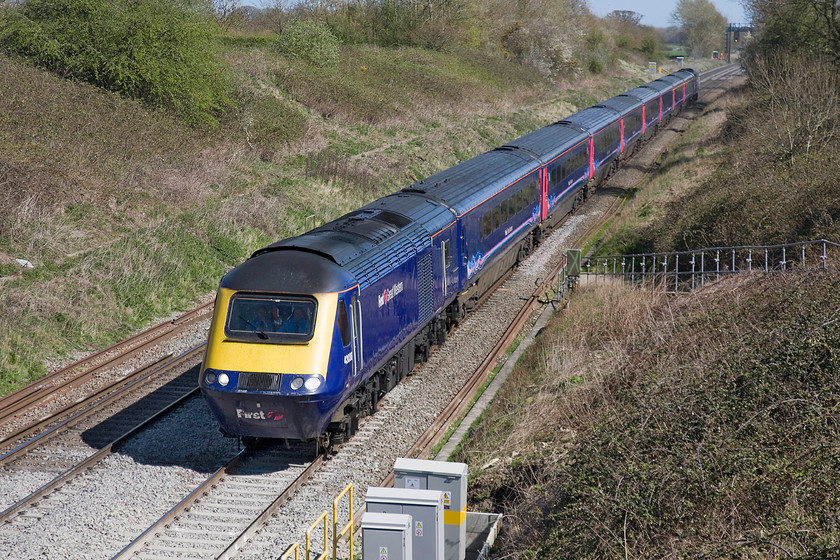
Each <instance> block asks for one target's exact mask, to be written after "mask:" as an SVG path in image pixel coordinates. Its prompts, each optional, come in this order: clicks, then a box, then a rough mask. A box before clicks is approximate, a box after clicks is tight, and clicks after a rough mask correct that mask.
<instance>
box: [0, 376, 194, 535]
mask: <svg viewBox="0 0 840 560" xmlns="http://www.w3.org/2000/svg"><path fill="white" fill-rule="evenodd" d="M198 391H199V389H198V387H196V388H195V389H193V390H192V391H190V392H189V393H187V394H185V395H183V396H181V397H180V398H179V399H177V400H176V401H174V402H172V403H171V404H169V405H168V406H167V407H166V408H163V409H161V410H159V411H158V412H156V413H155V414H153V415H152V416H149V417H148V418H146V419H145V420H144V421H143V422H141V423H140V424H138V425H137V426H135V427H134V428H132V429H130V430H129V431H127V432H126V433H124V434H123V435H121V436H120V437H118V438H117V439H115V440H114V441H112V442H111V443H109V444H108V445H106V446H105V447H103V448H102V449H100V450H99V451H97V452H96V453H94V454H93V455H91V456H89V457H87V458H86V459H84V460H83V461H81V462H80V463H78V464H77V465H75V466H73V467H72V468H70V469H68V470H66V471H64V472H63V473H61V474H60V475H58V476H57V477H56V478H54V479H53V480H51V481H50V482H48V483H46V484H44V485H43V486H41V487H40V488H38V489H37V490H36V491H35V492H33V493H32V494H30V495H29V496H27V497H25V498H23V499H22V500H19V501H18V502H16V503H15V504H14V505H12V506H10V507H8V508H6V509H5V510H3V511H2V512H0V523H4V522H8V521H11V519H12V518H13V517H14V516H15V515H17V514H18V513H20V512H21V511H23V510H25V509H27V508H29V507H31V506H33V505H35V504H36V503H37V502H38V501H40V500H41V498H43V497H44V496H46V495H48V494H50V493H51V492H53V491H54V490H55V489H56V488H58V487H59V486H61V485H62V484H64V483H66V482H68V481H69V480H72V479H74V478H75V477H77V476H79V475H80V474H81V473H83V472H84V471H86V470H88V469H90V468H91V467H93V466H94V465H95V464H96V463H98V462H100V461H102V460H103V459H104V458H105V457H107V456H108V455H110V454H112V453H113V452H114V451H116V450H117V449H119V447H121V446H122V445H123V444H124V443H125V442H126V441H128V440H129V439H130V438H131V437H133V436H135V435H137V434H138V433H140V432H141V431H142V430H144V429H146V428H147V427H149V426H150V425H151V424H153V423H155V422H157V421H158V420H159V419H161V418H162V417H163V416H165V415H166V414H168V413H169V412H171V411H172V410H174V409H176V408H177V407H179V406H181V405H182V404H183V403H184V402H186V401H187V400H189V399H191V398H193V397H195V396H196V395H197V394H198Z"/></svg>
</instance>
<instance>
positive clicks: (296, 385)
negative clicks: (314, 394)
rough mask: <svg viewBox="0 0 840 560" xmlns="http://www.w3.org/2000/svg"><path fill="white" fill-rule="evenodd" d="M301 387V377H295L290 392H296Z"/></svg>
mask: <svg viewBox="0 0 840 560" xmlns="http://www.w3.org/2000/svg"><path fill="white" fill-rule="evenodd" d="M301 387H303V377H295V378H294V379H292V391H297V390H298V389H300V388H301Z"/></svg>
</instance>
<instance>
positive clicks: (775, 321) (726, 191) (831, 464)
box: [460, 64, 840, 559]
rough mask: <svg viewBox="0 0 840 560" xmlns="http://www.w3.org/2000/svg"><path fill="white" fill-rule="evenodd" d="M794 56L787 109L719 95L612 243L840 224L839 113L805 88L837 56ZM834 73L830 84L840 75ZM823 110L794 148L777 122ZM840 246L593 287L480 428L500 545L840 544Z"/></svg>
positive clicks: (481, 459)
mask: <svg viewBox="0 0 840 560" xmlns="http://www.w3.org/2000/svg"><path fill="white" fill-rule="evenodd" d="M776 67H777V69H778V73H777V74H776V75H774V76H773V77H772V79H773V80H774V82H775V83H774V85H775V86H776V87H779V88H781V89H782V90H783V91H784V92H785V94H787V95H788V96H789V97H788V102H787V103H785V104H784V107H777V110H784V111H788V113H787V114H788V117H789V118H788V120H784V119H782V120H780V121H776V122H770V121H768V119H767V118H766V115H767V113H766V112H765V111H763V109H764V108H765V107H766V106H767V105H766V104H768V103H774V102H778V101H779V100H780V96H778V95H776V96H774V97H773V99H768V98H767V97H764V96H763V95H762V89H761V87H760V84H759V88H758V89H755V90H749V89H744V90H742V91H740V92H738V95H737V96H735V97H730V98H725V99H723V100H721V101H720V102H719V103H717V104H715V105H712V106H709V107H706V111H705V114H704V117H703V118H701V119H700V121H699V122H697V123H695V124H694V125H693V126H692V127H691V128H690V129H689V130H688V131H687V132H686V134H685V135H684V137H683V141H682V144H681V145H680V146H678V147H677V148H676V149H674V150H671V153H670V154H669V155H668V157H667V159H666V160H665V163H664V164H663V166H662V173H661V175H660V176H659V177H658V178H657V180H656V181H654V182H653V184H652V185H651V186H650V187H646V188H645V190H644V191H643V192H640V193H637V196H636V198H635V200H634V202H633V204H632V205H631V206H630V209H629V211H627V212H626V215H625V216H624V217H623V218H622V221H621V222H620V223H619V224H616V227H615V228H614V238H613V239H612V240H610V241H609V242H608V243H606V244H605V246H604V247H603V248H602V250H601V251H602V253H604V254H606V253H610V254H614V253H620V252H623V251H627V252H630V251H640V252H641V251H646V250H678V249H684V248H696V247H702V246H715V245H717V246H726V245H744V244H759V243H772V242H778V241H796V240H809V239H813V238H819V237H826V238H828V239H830V240H834V241H837V240H838V237H839V236H838V231H837V230H836V226H835V225H834V224H835V223H836V221H837V218H838V217H840V211H838V210H837V206H836V202H835V200H836V197H837V196H838V190H837V185H836V177H838V176H839V175H840V173H839V172H840V170H838V167H837V166H838V162H837V160H836V158H835V157H834V154H836V148H837V145H836V138H835V137H834V134H833V126H834V125H836V123H837V122H840V121H838V118H837V116H838V115H837V113H836V111H835V112H832V111H834V110H833V108H832V104H831V103H826V104H820V103H811V102H810V101H811V100H801V101H797V102H791V101H790V100H791V99H800V96H801V93H800V96H796V95H794V94H793V92H794V91H795V89H796V88H797V86H795V85H794V84H796V83H797V82H799V81H800V80H802V79H804V76H808V75H812V76H813V74H811V73H812V72H815V71H816V72H818V71H820V69H819V68H818V67H817V68H811V69H804V68H801V67H799V66H796V65H793V66H788V65H786V64H777V66H776ZM782 69H784V70H782ZM759 70H760V71H759V72H756V73H753V74H752V75H751V79H752V80H753V84H755V80H758V81H760V80H761V79H762V72H761V70H762V69H759ZM822 70H825V68H823V69H822ZM765 71H766V69H765ZM833 76H836V74H833ZM764 77H765V78H766V77H767V76H766V74H765V75H764ZM818 83H820V82H819V80H810V81H809V82H808V85H809V86H815V84H818ZM821 83H822V84H824V85H823V87H825V88H827V91H822V92H821V93H819V94H816V99H822V98H823V97H827V98H829V99H830V98H831V93H832V91H833V90H835V89H836V87H837V85H836V82H832V81H831V80H825V81H823V82H821ZM826 83H827V85H825V84H826ZM800 91H808V90H807V87H806V88H800ZM807 95H810V96H814V95H815V94H814V92H813V91H811V93H809V94H807ZM756 107H758V108H759V109H761V110H759V111H755V110H754V109H755V108H756ZM794 108H796V109H799V112H798V113H797V111H796V110H795V109H794ZM821 111H822V114H823V115H824V116H825V114H826V113H827V115H828V116H827V118H826V121H825V122H824V125H823V126H821V127H819V130H820V132H819V134H817V136H818V137H819V138H818V140H816V141H815V142H810V143H808V142H800V143H796V144H795V145H796V146H797V147H796V149H794V150H792V151H791V150H788V149H787V148H785V149H783V150H781V151H780V147H781V146H791V145H792V144H783V143H780V142H778V140H779V138H780V136H779V135H778V134H774V132H773V131H778V130H780V128H782V127H784V126H785V123H786V122H787V123H788V125H787V126H790V123H792V122H798V123H802V122H803V121H802V120H799V119H804V118H805V117H806V116H807V115H813V114H814V113H820V112H821ZM724 114H725V115H726V119H725V120H724V119H722V116H723V115H724ZM794 115H796V116H794ZM788 130H789V131H790V132H793V131H792V129H791V128H789V129H788ZM806 169H807V170H808V172H807V173H806V172H805V170H806ZM794 174H797V177H798V179H797V180H796V181H794V180H792V177H793V176H794ZM656 200H661V201H664V202H665V204H664V206H659V205H658V204H657V203H656ZM830 263H831V264H830V266H829V269H828V270H825V271H807V272H806V271H802V270H790V271H787V272H779V273H773V274H771V275H764V274H754V275H742V276H735V277H728V278H726V279H725V280H724V281H721V282H719V283H717V284H713V285H710V286H707V287H705V288H704V289H702V290H700V291H698V292H697V293H694V294H691V295H681V296H673V295H670V296H668V295H664V294H653V293H648V292H642V291H637V290H631V289H628V288H624V287H616V286H610V285H608V284H604V285H600V286H598V287H597V288H595V287H593V288H587V289H583V290H580V291H578V292H576V293H574V294H573V295H572V298H571V301H570V308H569V310H567V311H564V312H563V313H561V314H558V316H557V317H556V318H555V320H554V322H553V323H552V324H551V325H550V326H549V327H547V328H546V329H545V330H544V331H543V332H542V333H541V334H540V336H539V337H538V339H537V343H536V344H535V345H534V347H533V348H532V349H531V350H530V351H529V352H528V353H527V354H526V356H525V357H523V359H522V360H521V361H520V363H518V364H517V367H516V370H515V371H514V372H513V373H512V374H511V377H510V378H509V381H508V383H507V384H506V386H505V387H504V388H503V390H502V392H501V393H500V394H499V395H498V396H497V397H496V399H495V401H494V403H493V405H492V407H491V409H490V410H488V411H487V412H486V413H485V416H484V419H483V420H482V421H481V422H480V423H479V424H477V425H476V426H474V427H473V428H474V432H473V437H472V438H471V439H470V440H469V441H468V442H466V443H464V444H463V446H462V450H461V455H460V459H462V460H465V461H467V462H468V463H469V464H470V472H471V477H472V479H471V500H472V505H471V507H473V508H476V509H492V510H495V511H501V512H503V513H505V514H507V516H508V517H507V521H506V524H505V526H506V530H505V532H504V534H503V538H502V543H501V545H500V547H499V549H498V550H497V552H496V555H495V557H498V558H569V559H577V558H639V559H641V558H742V559H759V558H761V559H765V558H800V559H805V558H808V559H812V558H813V559H815V558H835V557H838V556H840V532H838V526H840V515H838V512H840V498H838V493H837V491H836V489H837V487H838V484H840V475H838V473H840V469H838V467H840V448H838V446H837V443H836V442H837V438H838V435H840V433H839V432H840V416H838V403H840V378H838V371H840V362H838V357H837V356H838V354H837V352H838V348H840V330H838V324H840V323H838V321H840V316H838V309H840V295H838V294H840V291H839V290H838V287H840V270H838V263H837V261H836V260H833V258H832V259H830Z"/></svg>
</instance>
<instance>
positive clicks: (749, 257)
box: [747, 247, 752, 272]
mask: <svg viewBox="0 0 840 560" xmlns="http://www.w3.org/2000/svg"><path fill="white" fill-rule="evenodd" d="M747 270H748V271H749V272H752V247H750V249H749V253H748V255H747Z"/></svg>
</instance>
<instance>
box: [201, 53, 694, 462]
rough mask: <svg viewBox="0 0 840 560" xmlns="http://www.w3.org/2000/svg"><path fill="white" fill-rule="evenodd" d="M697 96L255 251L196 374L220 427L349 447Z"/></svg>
mask: <svg viewBox="0 0 840 560" xmlns="http://www.w3.org/2000/svg"><path fill="white" fill-rule="evenodd" d="M697 95H698V76H697V73H696V72H694V71H693V70H690V69H684V70H680V71H678V72H674V73H673V74H669V75H666V76H663V77H661V78H659V79H657V80H654V81H651V82H649V83H647V84H645V85H643V86H640V87H637V88H634V89H631V90H629V91H627V92H625V93H623V94H621V95H618V96H616V97H613V98H611V99H608V100H606V101H604V102H603V103H600V104H598V105H595V106H593V107H589V108H587V109H584V110H582V111H580V112H578V113H575V114H573V115H571V116H569V117H567V118H565V119H563V120H561V121H558V122H556V123H553V124H551V125H548V126H546V127H544V128H541V129H539V130H536V131H535V132H532V133H530V134H527V135H525V136H523V137H521V138H518V139H516V140H513V141H512V142H510V143H508V144H505V145H504V146H501V147H499V148H496V149H494V150H491V151H489V152H486V153H483V154H481V155H478V156H476V157H474V158H472V159H469V160H467V161H464V162H462V163H459V164H457V165H456V166H454V167H452V168H450V169H447V170H445V171H441V172H440V173H437V174H435V175H432V176H430V177H428V178H426V179H424V180H422V181H418V182H416V183H414V184H412V185H410V186H408V187H406V188H404V189H402V190H401V191H399V192H396V193H393V194H391V195H389V196H386V197H384V198H381V199H379V200H376V201H374V202H371V203H370V204H368V205H366V206H364V207H362V208H359V209H358V210H354V211H352V212H350V213H349V214H347V215H345V216H342V217H340V218H338V219H336V220H334V221H332V222H329V223H327V224H325V225H323V226H321V227H318V228H316V229H313V230H312V231H309V232H307V233H304V234H303V235H299V236H297V237H292V238H289V239H284V240H282V241H278V242H277V243H274V244H272V245H269V246H267V247H263V248H262V249H259V250H258V251H256V252H255V253H254V254H253V255H252V256H251V257H250V258H249V259H247V260H246V261H245V262H243V263H242V264H241V265H239V266H237V267H236V268H234V269H233V270H231V271H230V272H229V273H228V274H226V275H225V276H224V277H223V278H222V280H221V282H220V284H219V289H218V293H217V296H216V304H215V310H214V315H213V320H212V325H211V327H210V331H209V337H208V342H207V347H206V352H205V356H204V361H203V363H202V367H201V372H200V374H199V376H200V377H199V386H200V388H201V391H202V392H203V394H204V396H205V398H206V400H207V402H208V403H209V406H210V408H211V409H212V411H213V413H214V414H215V415H216V416H217V417H218V419H219V422H220V423H221V429H222V431H223V432H224V433H225V434H227V435H231V436H238V437H247V438H283V439H288V440H313V439H316V440H317V441H318V443H319V445H322V446H325V447H326V446H329V445H330V444H331V443H335V442H341V441H344V440H345V439H346V438H348V437H349V436H351V435H352V434H353V433H354V432H355V431H356V429H357V428H358V421H359V419H360V418H361V417H363V416H365V415H367V414H370V413H372V412H373V411H375V409H376V405H377V401H378V400H379V399H380V398H381V397H382V395H384V394H385V393H386V392H387V391H389V390H390V389H391V388H393V387H394V386H395V385H396V384H397V383H398V382H399V381H400V379H402V378H404V377H405V376H406V375H408V373H409V372H410V371H411V369H412V368H413V367H414V365H415V364H416V363H419V362H423V361H425V360H426V359H427V358H428V356H429V350H430V347H431V346H432V345H433V344H441V343H442V342H443V341H444V339H445V336H446V333H447V330H448V329H449V328H450V327H451V326H452V325H454V324H457V323H458V321H459V320H461V319H462V318H463V317H464V315H465V314H466V313H467V312H469V310H470V309H471V308H472V307H474V305H475V303H476V302H477V300H478V298H479V297H480V296H481V295H482V294H483V293H484V292H485V291H486V290H487V289H488V288H489V287H490V286H491V285H492V284H493V283H494V281H495V280H497V279H498V278H499V277H500V276H501V275H503V274H504V273H505V272H506V271H507V270H508V269H510V268H511V267H513V266H515V265H516V263H517V262H518V261H520V260H522V259H523V258H525V257H526V256H527V255H528V254H529V253H530V251H531V250H532V248H533V247H534V246H535V245H536V244H537V243H539V242H540V240H541V239H542V238H543V237H544V236H545V235H546V234H547V233H548V232H549V231H550V230H551V229H552V228H553V227H555V226H556V225H557V224H558V223H559V222H560V220H561V219H563V218H564V217H565V216H566V215H567V214H569V213H570V212H572V211H574V209H575V208H577V207H578V206H579V205H580V204H582V203H583V202H584V200H586V198H587V197H588V196H589V194H590V193H591V191H592V189H593V188H594V187H597V186H598V185H599V184H600V183H601V182H603V181H604V179H605V178H606V177H607V176H608V175H609V174H610V173H612V172H613V171H614V170H615V169H616V168H617V167H618V166H619V165H620V164H621V163H622V162H623V161H624V160H625V159H626V158H627V157H629V156H630V155H631V154H633V153H634V152H635V151H636V150H637V149H638V148H639V146H640V145H641V144H642V143H643V142H644V141H646V140H647V139H649V138H650V137H651V136H652V135H654V134H655V133H656V131H657V129H659V128H660V127H661V126H662V124H663V123H665V122H666V121H667V120H668V119H669V118H671V116H672V115H674V114H676V113H677V112H679V111H680V110H682V109H683V107H685V106H686V104H688V103H689V102H691V101H693V100H695V99H696V98H697Z"/></svg>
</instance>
